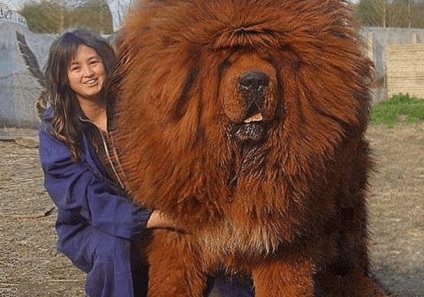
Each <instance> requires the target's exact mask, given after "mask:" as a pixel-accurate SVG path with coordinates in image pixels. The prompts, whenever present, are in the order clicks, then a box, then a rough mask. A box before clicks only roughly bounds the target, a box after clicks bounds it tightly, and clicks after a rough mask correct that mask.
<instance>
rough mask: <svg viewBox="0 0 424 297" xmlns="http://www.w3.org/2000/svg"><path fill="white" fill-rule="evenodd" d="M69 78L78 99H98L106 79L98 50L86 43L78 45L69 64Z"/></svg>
mask: <svg viewBox="0 0 424 297" xmlns="http://www.w3.org/2000/svg"><path fill="white" fill-rule="evenodd" d="M67 73H68V80H69V85H70V87H71V89H72V90H73V91H74V92H75V94H76V96H77V99H78V101H80V102H81V100H90V101H97V100H98V99H100V98H98V96H97V95H99V93H100V91H101V90H102V88H103V85H104V82H105V80H106V72H105V68H104V66H103V62H102V60H101V59H100V57H99V56H98V55H97V53H96V51H95V50H94V49H93V48H91V47H88V46H86V45H80V46H79V47H78V50H77V53H76V55H75V57H74V58H73V59H72V60H71V62H70V63H69V66H68V71H67Z"/></svg>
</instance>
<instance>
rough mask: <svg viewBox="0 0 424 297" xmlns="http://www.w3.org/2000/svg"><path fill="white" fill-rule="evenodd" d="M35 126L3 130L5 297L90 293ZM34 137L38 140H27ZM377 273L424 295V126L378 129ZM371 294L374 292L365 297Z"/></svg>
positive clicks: (1, 258) (371, 134)
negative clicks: (62, 248)
mask: <svg viewBox="0 0 424 297" xmlns="http://www.w3.org/2000/svg"><path fill="white" fill-rule="evenodd" d="M35 135H36V134H35V131H32V130H29V131H21V130H13V129H3V130H2V131H1V133H0V156H1V157H0V209H1V212H0V296H1V297H12V296H13V297H15V296H18V297H29V296H31V297H37V296H39V297H46V296H55V297H79V296H81V297H82V296H84V290H83V288H84V275H83V274H82V273H81V272H80V271H78V270H77V269H76V268H74V267H73V266H72V264H71V263H70V262H69V260H67V259H66V258H65V257H64V256H62V255H61V254H58V253H57V252H56V249H55V244H56V235H55V231H54V224H55V219H56V212H55V210H54V209H53V210H52V207H53V204H52V202H51V201H50V198H49V197H48V196H47V194H46V193H45V191H44V188H43V176H42V171H41V169H40V167H39V163H38V154H37V148H36V147H35V146H36V143H34V139H35V138H34V136H35ZM28 136H30V138H27V137H28ZM367 137H368V139H369V140H370V142H371V146H372V149H373V151H374V157H375V160H376V163H377V171H376V173H375V174H374V175H373V176H372V179H371V195H370V199H369V221H370V231H371V235H370V237H371V243H370V252H371V258H372V261H373V263H374V271H375V273H376V275H377V276H378V278H379V279H380V280H381V282H382V283H383V284H385V286H386V287H387V288H389V289H390V290H391V291H392V292H394V293H396V294H397V295H398V296H400V297H415V296H420V297H424V247H423V246H424V123H420V124H415V125H409V126H407V125H403V124H399V125H397V126H396V127H395V128H391V129H389V128H386V127H381V126H377V127H374V126H373V127H370V129H369V130H368V134H367ZM364 297H366V296H364Z"/></svg>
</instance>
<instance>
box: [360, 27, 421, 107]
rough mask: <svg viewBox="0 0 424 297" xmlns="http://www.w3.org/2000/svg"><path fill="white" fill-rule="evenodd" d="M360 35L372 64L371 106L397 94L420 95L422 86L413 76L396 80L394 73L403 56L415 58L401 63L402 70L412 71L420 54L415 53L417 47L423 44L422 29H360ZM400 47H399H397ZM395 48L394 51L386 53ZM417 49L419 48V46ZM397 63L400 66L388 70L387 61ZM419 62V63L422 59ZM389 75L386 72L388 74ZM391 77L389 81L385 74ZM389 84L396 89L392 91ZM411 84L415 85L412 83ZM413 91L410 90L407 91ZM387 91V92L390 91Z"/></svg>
mask: <svg viewBox="0 0 424 297" xmlns="http://www.w3.org/2000/svg"><path fill="white" fill-rule="evenodd" d="M360 34H361V35H362V36H363V37H364V41H365V42H366V44H367V47H368V48H367V53H368V56H369V57H370V58H371V59H372V60H373V61H374V64H375V72H376V83H377V86H376V88H375V90H374V102H375V103H376V102H380V101H382V100H384V99H386V98H387V97H390V96H391V95H393V94H394V93H393V92H397V93H395V94H398V93H409V94H411V95H412V93H411V91H413V92H414V93H416V94H417V95H418V94H422V92H423V90H422V88H424V84H423V83H422V81H421V82H420V80H419V79H418V80H417V78H416V77H414V76H413V75H410V74H408V75H407V76H405V75H401V76H398V75H397V74H396V72H397V71H398V67H399V66H401V65H400V64H402V56H404V57H406V56H410V55H411V54H412V55H416V57H411V58H410V59H408V60H404V61H403V64H402V68H403V69H407V68H411V69H412V68H413V67H414V64H416V62H418V61H419V60H420V59H421V57H422V55H423V53H422V52H417V51H416V47H417V44H421V43H423V42H424V29H404V28H363V29H361V30H360ZM397 45H402V46H400V47H399V46H397ZM392 46H394V47H395V48H396V50H388V49H389V48H391V47H392ZM418 47H419V46H418ZM397 60H399V61H400V64H393V63H391V64H390V66H389V67H391V68H390V70H389V69H388V64H387V61H397ZM421 60H422V59H421ZM388 71H389V72H388ZM389 73H390V78H389V77H388V74H389ZM389 81H390V84H395V85H396V88H393V87H392V88H391V87H390V86H389ZM413 81H416V83H414V82H413ZM411 87H412V88H413V90H412V89H410V88H411ZM389 90H390V91H389Z"/></svg>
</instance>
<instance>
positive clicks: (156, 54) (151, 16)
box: [115, 0, 371, 255]
mask: <svg viewBox="0 0 424 297" xmlns="http://www.w3.org/2000/svg"><path fill="white" fill-rule="evenodd" d="M252 3H254V5H252ZM351 23H352V20H351V19H350V18H349V9H348V5H347V4H346V3H344V1H336V0H310V1H277V0H258V1H252V0H250V1H248V0H232V1H220V0H216V1H189V0H186V1H171V0H169V1H166V0H164V1H141V3H140V4H139V5H138V7H135V8H134V9H133V10H132V11H131V12H130V15H129V17H128V22H127V23H126V24H125V25H124V27H123V28H122V30H121V32H120V34H121V37H120V38H118V41H117V48H118V51H119V56H120V64H119V65H118V71H117V77H118V78H119V77H125V79H124V80H122V81H121V82H119V83H118V84H117V86H116V88H117V90H118V93H119V101H118V103H117V108H116V110H117V115H116V119H117V120H116V122H115V125H116V127H117V131H120V130H122V131H125V133H118V134H117V135H116V142H117V149H118V152H119V153H120V158H121V162H122V165H123V167H124V168H125V171H126V186H127V187H128V189H129V190H130V192H132V193H133V194H134V195H135V200H136V202H138V203H140V204H142V205H144V206H146V207H148V208H158V209H160V210H161V211H163V212H164V213H166V214H167V215H169V216H170V217H171V218H172V219H173V220H174V221H175V222H177V224H181V225H183V226H186V227H187V228H188V229H190V230H191V231H192V232H193V233H194V234H196V235H197V236H198V238H199V239H200V240H204V242H205V243H206V245H207V246H209V247H210V248H211V249H212V250H220V247H222V246H224V245H225V246H226V248H225V250H220V251H221V252H223V253H224V252H225V253H234V251H237V252H240V253H242V254H243V253H249V254H255V255H258V254H261V253H268V252H270V251H274V250H276V249H278V247H279V246H280V245H281V244H284V243H286V242H296V240H300V239H301V238H302V237H303V236H312V235H313V234H311V233H313V232H316V231H317V229H319V228H324V227H321V226H324V223H325V222H326V221H327V220H328V218H329V217H332V216H333V214H334V213H335V211H336V209H337V208H338V207H339V205H338V203H339V201H338V200H337V199H336V198H335V197H336V196H343V195H344V194H343V193H339V191H340V189H339V188H338V186H336V185H337V184H340V183H341V182H342V181H343V180H344V179H348V178H349V177H350V175H352V174H354V173H353V171H352V170H351V168H352V166H358V167H359V168H363V169H364V168H365V170H363V171H365V172H367V169H366V168H368V167H370V163H369V159H368V158H366V157H365V158H362V156H361V158H360V157H358V160H357V163H356V164H353V163H354V162H356V161H355V160H352V158H348V155H349V154H357V153H356V152H357V150H358V149H359V150H363V151H364V152H363V155H366V154H367V153H368V152H367V146H366V145H365V144H364V143H363V142H362V141H361V139H362V137H363V133H364V131H365V129H366V123H367V117H368V111H369V105H370V95H369V92H368V91H369V88H368V87H369V86H368V83H369V81H370V77H371V67H370V63H369V61H368V59H367V58H365V57H364V55H363V53H362V51H361V46H360V40H359V38H358V35H357V33H356V32H355V31H354V29H352V26H351ZM251 52H254V53H256V54H257V55H258V56H260V57H261V58H263V59H265V60H267V61H269V63H270V64H271V65H272V66H273V67H274V69H275V71H276V75H277V81H278V82H279V85H278V86H276V90H277V91H276V92H277V93H276V95H277V96H278V97H279V99H278V106H277V116H276V119H274V120H273V121H272V122H271V123H269V127H268V130H267V134H266V137H265V139H264V141H263V143H261V145H250V144H240V143H237V141H234V139H232V137H231V133H230V131H229V128H228V127H229V126H230V123H229V120H228V118H227V117H226V116H225V114H224V113H223V111H222V104H221V99H222V96H223V94H221V93H220V89H219V88H220V84H221V78H222V75H223V73H224V72H225V69H227V68H228V67H229V65H231V63H232V61H234V60H235V59H237V58H238V57H239V56H241V55H244V54H248V53H251ZM124 110H125V113H122V111H124ZM346 160H349V161H346ZM359 180H360V181H361V182H360V184H355V185H346V187H345V191H347V192H354V191H357V192H358V193H362V194H363V191H365V190H366V176H363V177H361V178H359ZM358 195H359V194H358ZM329 197H333V198H329ZM352 203H353V202H352ZM211 230H215V232H212V233H213V234H215V236H216V237H214V238H213V239H211V238H210V237H209V234H210V233H211V232H210V231H211ZM216 230H220V231H218V232H216ZM311 230H314V231H311Z"/></svg>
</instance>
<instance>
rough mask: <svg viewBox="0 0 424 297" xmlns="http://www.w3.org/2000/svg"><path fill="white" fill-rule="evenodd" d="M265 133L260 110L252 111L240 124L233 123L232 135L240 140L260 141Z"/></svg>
mask: <svg viewBox="0 0 424 297" xmlns="http://www.w3.org/2000/svg"><path fill="white" fill-rule="evenodd" d="M265 133H266V127H265V123H264V121H263V115H262V113H261V112H257V113H254V114H253V115H251V116H250V117H248V118H247V119H245V120H244V121H243V123H242V124H238V125H236V124H234V125H233V127H232V133H231V134H232V135H233V136H234V137H235V138H236V139H237V140H238V141H240V142H243V143H245V142H250V143H258V142H261V141H262V140H263V139H264V137H265Z"/></svg>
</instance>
